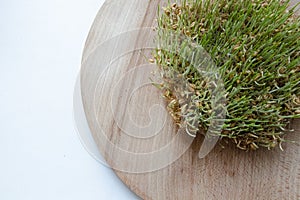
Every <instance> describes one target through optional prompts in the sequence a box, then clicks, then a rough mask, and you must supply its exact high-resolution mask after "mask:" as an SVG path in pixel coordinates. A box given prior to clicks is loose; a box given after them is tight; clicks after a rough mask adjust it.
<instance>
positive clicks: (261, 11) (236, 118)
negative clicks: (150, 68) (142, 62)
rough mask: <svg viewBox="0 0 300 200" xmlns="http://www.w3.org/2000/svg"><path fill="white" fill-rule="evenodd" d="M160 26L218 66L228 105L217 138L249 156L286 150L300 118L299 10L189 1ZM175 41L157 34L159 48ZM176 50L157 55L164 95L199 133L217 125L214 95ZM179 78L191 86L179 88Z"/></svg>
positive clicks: (267, 0) (244, 1) (164, 15)
mask: <svg viewBox="0 0 300 200" xmlns="http://www.w3.org/2000/svg"><path fill="white" fill-rule="evenodd" d="M157 20H158V31H160V30H167V32H168V31H172V32H175V33H178V34H182V35H184V36H185V37H187V38H190V40H191V41H192V42H193V43H196V44H197V45H199V46H201V47H203V49H205V50H206V52H207V53H208V54H209V55H210V57H211V59H212V60H213V62H214V64H215V65H216V67H217V69H218V74H219V75H220V77H221V79H222V81H223V83H224V90H225V93H224V96H225V98H226V118H225V119H224V124H223V125H222V131H221V132H219V133H218V136H220V137H221V138H223V139H225V138H227V140H229V141H232V142H234V143H235V144H236V146H237V147H238V148H240V149H243V150H255V149H258V148H259V147H266V148H268V149H271V148H274V147H276V146H279V147H280V148H281V144H282V142H285V141H287V140H286V139H285V134H287V133H288V132H289V131H291V130H289V123H290V120H291V119H293V118H300V56H299V55H300V20H299V17H298V16H296V15H295V7H294V8H291V9H290V10H289V9H288V2H283V1H278V0H214V1H202V0H194V1H192V0H190V1H189V0H182V1H181V2H180V3H178V4H176V3H173V4H172V3H169V4H168V6H167V7H164V8H163V11H161V12H160V13H159V17H158V19H157ZM168 37H171V36H170V34H158V40H159V41H168V40H170V38H168ZM174 45H175V44H174ZM176 45H178V43H176ZM176 48H179V51H176V52H170V51H166V50H164V49H163V48H157V49H156V51H155V53H154V58H155V59H154V60H155V62H156V63H157V64H158V66H159V72H160V75H161V77H162V81H163V82H162V84H160V88H161V90H162V91H163V93H164V97H165V98H166V99H167V102H168V106H167V108H168V110H169V112H170V114H171V116H172V117H173V119H174V120H175V122H176V123H177V124H178V125H179V126H183V124H185V125H187V124H188V125H189V126H190V127H189V130H193V131H194V133H195V134H198V133H200V131H199V130H207V129H208V128H209V126H210V125H211V124H210V123H211V120H209V119H210V116H211V114H212V109H213V108H212V104H211V101H210V99H211V98H212V93H211V92H210V91H209V88H208V85H209V84H207V80H206V78H205V77H203V76H202V75H201V74H199V71H198V70H197V69H196V68H195V66H192V64H191V62H190V61H187V60H185V59H184V58H183V57H182V56H181V55H180V52H182V51H181V49H180V48H181V47H180V45H179V46H176ZM174 74H175V75H174ZM174 77H176V78H178V77H180V78H184V79H185V80H186V84H187V85H185V86H184V87H183V86H182V87H178V85H177V84H176V82H177V79H176V78H174ZM175 93H179V94H180V95H178V94H175ZM184 98H186V99H188V101H187V100H186V99H184ZM195 110H197V112H194V111H195ZM192 111H193V114H191V113H189V112H192ZM182 121H183V123H182ZM195 122H196V123H195ZM195 124H196V125H195Z"/></svg>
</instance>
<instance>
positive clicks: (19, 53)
mask: <svg viewBox="0 0 300 200" xmlns="http://www.w3.org/2000/svg"><path fill="white" fill-rule="evenodd" d="M102 3H103V0H99V1H96V0H75V1H72V0H54V1H50V0H44V1H42V0H27V1H21V0H19V1H17V0H1V1H0V36H1V37H0V109H1V110H0V158H1V161H0V199H1V200H2V199H3V200H11V199H13V200H14V199H20V200H21V199H22V200H27V199H28V200H29V199H30V200H40V199H43V200H47V199H56V200H60V199H72V200H76V199H87V200H90V199H97V200H99V199H100V200H102V199H105V200H106V199H110V200H114V199H118V200H119V199H121V200H126V199H137V197H135V196H134V195H133V194H132V193H131V192H130V191H129V190H128V189H127V188H126V187H125V186H124V185H123V184H122V183H121V181H120V180H119V179H118V178H117V177H116V176H115V175H114V173H113V172H112V170H110V169H108V168H106V167H104V166H103V165H101V164H99V163H98V162H96V161H95V160H94V159H93V158H92V157H91V156H90V155H89V154H88V153H87V152H86V151H85V149H84V148H83V147H82V145H81V143H80V141H79V138H78V136H77V134H76V131H75V128H74V124H73V114H72V106H73V105H72V103H73V102H72V101H73V89H74V84H75V81H76V76H77V73H78V71H79V68H80V60H81V54H82V50H83V45H84V42H85V39H86V37H87V34H88V31H89V28H90V26H91V24H92V22H93V19H94V17H95V16H96V13H97V11H98V10H99V8H100V6H101V5H102Z"/></svg>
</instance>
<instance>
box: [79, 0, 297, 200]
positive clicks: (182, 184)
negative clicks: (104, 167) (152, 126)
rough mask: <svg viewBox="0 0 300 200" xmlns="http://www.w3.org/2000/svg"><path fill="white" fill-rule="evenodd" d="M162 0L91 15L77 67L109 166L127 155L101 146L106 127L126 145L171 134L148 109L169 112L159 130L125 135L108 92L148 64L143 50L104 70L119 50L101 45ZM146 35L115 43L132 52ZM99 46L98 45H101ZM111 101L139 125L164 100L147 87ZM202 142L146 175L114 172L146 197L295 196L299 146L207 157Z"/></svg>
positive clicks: (143, 144) (144, 21) (136, 146)
mask: <svg viewBox="0 0 300 200" xmlns="http://www.w3.org/2000/svg"><path fill="white" fill-rule="evenodd" d="M164 3H165V2H163V1H162V0H126V1H120V0H107V1H106V2H105V3H104V5H103V6H102V8H101V10H100V11H99V13H98V15H97V16H96V19H95V21H94V23H93V26H92V28H91V30H90V34H89V36H88V39H87V41H86V45H85V49H84V52H83V59H82V70H81V92H82V98H83V99H82V100H83V105H84V110H85V113H86V117H87V120H88V123H89V126H90V129H91V131H92V134H93V137H94V139H95V141H96V143H97V144H98V146H99V150H100V152H101V153H102V154H103V155H104V157H105V158H106V160H107V162H108V163H112V164H114V162H115V160H117V159H120V160H123V161H122V162H124V160H125V162H128V163H130V159H129V160H127V159H126V158H118V155H114V157H113V158H114V159H112V157H111V156H110V155H112V154H111V153H110V152H106V150H105V145H104V146H103V137H101V136H100V135H101V134H103V133H105V134H106V137H107V138H108V140H109V141H113V142H114V143H115V144H117V145H119V146H120V147H121V148H124V149H126V150H128V151H133V152H148V151H149V150H153V149H157V148H159V147H162V146H164V145H165V144H166V143H168V141H170V140H171V139H172V138H173V136H174V133H175V132H176V127H175V126H174V124H173V122H172V119H171V118H170V117H169V116H167V115H165V114H166V113H167V112H166V111H162V112H164V113H159V112H150V114H151V115H153V116H155V118H156V119H159V120H160V117H161V118H162V119H161V120H163V119H164V118H165V117H166V122H165V125H164V127H163V128H162V129H161V131H160V133H161V134H159V135H158V136H157V137H154V138H146V139H144V140H143V141H140V140H133V141H129V140H128V137H127V136H124V135H126V134H124V133H123V130H122V129H121V128H120V127H119V125H118V124H117V123H116V122H115V117H116V116H114V113H112V112H111V102H110V100H109V96H110V95H111V93H112V91H113V88H114V85H115V84H116V83H117V82H118V81H120V80H121V79H122V77H123V76H124V75H125V74H127V75H128V73H129V72H131V71H130V70H131V69H133V67H135V66H141V65H142V64H145V59H144V56H143V55H142V54H141V53H138V52H131V53H128V54H126V55H123V56H122V58H119V59H118V60H117V61H116V62H113V64H112V65H113V67H110V68H109V69H106V68H105V66H103V65H104V63H109V61H110V59H112V58H111V56H110V55H111V54H112V51H117V50H118V49H111V48H112V47H111V46H109V44H111V43H110V42H107V45H108V46H105V43H106V41H109V40H108V39H109V38H112V37H114V36H117V35H119V34H120V33H122V32H125V31H128V30H134V29H140V28H142V27H152V26H154V25H155V17H156V14H157V6H158V5H159V4H164ZM143 34H144V33H143ZM149 34H151V33H149ZM136 36H137V37H136ZM126 37H127V36H126ZM121 39H122V37H121ZM146 40H147V37H144V35H142V34H141V35H135V34H132V38H128V39H126V40H116V41H117V42H118V43H121V44H122V47H126V48H128V50H131V49H132V48H134V47H135V46H136V45H137V43H139V42H145V43H147V41H146ZM137 41H138V42H137ZM101 45H102V48H100V49H99V48H98V47H99V46H101ZM145 54H147V53H145ZM146 56H147V55H146ZM128 76H129V77H126V79H124V80H123V79H122V80H123V82H121V83H122V84H123V86H124V87H130V86H131V85H134V84H135V83H137V82H139V81H141V79H147V78H148V77H149V74H147V73H146V74H142V75H141V74H139V76H136V74H134V73H133V74H129V75H128ZM115 101H116V105H119V106H121V107H122V105H123V106H124V105H125V106H127V104H128V106H129V107H130V108H132V110H131V112H132V113H131V114H130V117H131V118H132V119H133V120H135V121H138V123H141V124H144V125H145V124H147V122H149V119H150V118H149V116H148V111H149V109H150V107H151V105H153V104H155V103H160V104H163V103H164V102H163V99H162V98H161V94H160V92H159V91H158V90H157V89H156V88H155V87H153V86H151V85H147V86H145V87H143V88H142V89H140V90H138V91H137V92H135V93H134V96H133V97H132V98H131V99H130V102H125V103H124V99H123V98H121V97H120V98H117V99H115ZM95 105H97V106H96V107H95ZM95 108H96V115H95ZM148 108H149V109H148ZM134 109H135V110H134ZM144 109H146V110H144ZM116 113H117V114H118V112H116ZM120 113H122V114H124V113H123V112H120ZM155 113H156V115H155ZM157 113H158V114H157ZM121 118H122V117H121ZM99 127H101V128H102V130H100V129H99ZM292 127H293V128H294V129H295V132H293V133H291V134H288V139H290V140H295V141H297V142H298V143H299V142H300V121H299V120H295V121H293V123H292ZM101 131H103V132H101ZM201 140H202V138H201V137H199V138H196V139H195V140H194V142H193V144H192V145H191V147H190V148H189V149H188V150H187V151H186V152H185V153H184V154H183V155H182V156H181V157H180V158H179V159H177V160H176V161H175V162H173V163H172V164H170V165H168V166H167V167H164V168H162V169H160V170H156V171H153V172H147V173H126V172H122V171H120V170H115V172H116V174H117V175H118V176H119V177H120V179H121V180H122V181H123V182H124V183H125V184H126V185H127V186H128V187H129V188H130V189H131V190H133V191H134V192H135V193H136V194H137V195H139V196H140V197H141V198H143V199H153V200H160V199H162V200H166V199H172V200H174V199H175V200H176V199H178V200H192V199H195V200H196V199H197V200H198V199H226V200H227V199H249V200H250V199H251V200H252V199H264V200H266V199H300V149H299V145H297V144H284V145H283V147H284V151H280V150H279V149H276V150H274V151H267V150H263V149H260V150H258V151H255V152H243V151H241V150H238V149H236V148H235V147H234V146H230V145H229V146H226V148H225V149H222V148H221V146H220V145H217V146H216V147H215V148H214V150H213V151H212V152H211V153H210V154H209V155H208V156H207V157H205V158H204V159H199V158H198V151H199V148H200V146H201ZM179 146H180V145H179ZM174 151H175V150H174ZM151 162H155V160H152V161H151V160H149V163H144V164H145V165H150V164H151ZM128 163H127V164H128ZM122 164H124V163H122ZM125 164H126V163H125Z"/></svg>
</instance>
